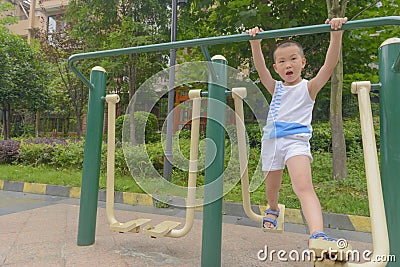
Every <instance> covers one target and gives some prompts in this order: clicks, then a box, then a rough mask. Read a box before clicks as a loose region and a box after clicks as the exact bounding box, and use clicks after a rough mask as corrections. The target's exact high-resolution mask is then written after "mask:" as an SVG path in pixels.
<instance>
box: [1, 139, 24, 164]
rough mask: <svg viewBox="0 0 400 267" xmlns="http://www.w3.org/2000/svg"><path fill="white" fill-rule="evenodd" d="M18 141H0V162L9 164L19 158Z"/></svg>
mask: <svg viewBox="0 0 400 267" xmlns="http://www.w3.org/2000/svg"><path fill="white" fill-rule="evenodd" d="M19 147H20V142H18V141H13V140H4V141H0V164H4V163H6V164H9V163H12V162H14V161H16V160H17V159H18V158H19Z"/></svg>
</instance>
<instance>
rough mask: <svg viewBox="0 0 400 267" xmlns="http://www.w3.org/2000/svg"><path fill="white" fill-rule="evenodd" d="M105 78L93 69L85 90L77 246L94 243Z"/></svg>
mask: <svg viewBox="0 0 400 267" xmlns="http://www.w3.org/2000/svg"><path fill="white" fill-rule="evenodd" d="M106 76H107V74H106V71H105V70H104V69H103V68H102V67H94V68H93V69H92V71H91V73H90V83H91V84H92V87H91V88H90V90H89V105H88V113H87V120H86V138H85V149H84V157H83V170H82V187H81V199H80V209H79V225H78V246H89V245H92V244H93V243H94V240H95V232H96V216H97V198H98V191H99V176H100V156H101V143H102V136H103V123H104V97H105V94H106Z"/></svg>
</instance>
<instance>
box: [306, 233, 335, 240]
mask: <svg viewBox="0 0 400 267" xmlns="http://www.w3.org/2000/svg"><path fill="white" fill-rule="evenodd" d="M321 237H322V239H320V238H321ZM310 239H319V240H325V241H331V242H337V239H336V238H333V237H330V236H328V235H327V234H325V233H324V232H321V231H314V232H313V233H312V234H311V235H310Z"/></svg>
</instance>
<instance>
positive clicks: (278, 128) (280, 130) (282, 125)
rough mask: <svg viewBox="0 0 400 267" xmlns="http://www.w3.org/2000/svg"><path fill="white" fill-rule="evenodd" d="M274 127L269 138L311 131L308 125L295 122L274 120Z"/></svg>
mask: <svg viewBox="0 0 400 267" xmlns="http://www.w3.org/2000/svg"><path fill="white" fill-rule="evenodd" d="M274 126H275V127H274V129H273V130H272V131H271V133H270V136H269V138H280V137H284V136H288V135H293V134H300V133H311V131H310V129H308V128H307V126H306V125H303V124H300V123H295V122H280V121H278V122H274Z"/></svg>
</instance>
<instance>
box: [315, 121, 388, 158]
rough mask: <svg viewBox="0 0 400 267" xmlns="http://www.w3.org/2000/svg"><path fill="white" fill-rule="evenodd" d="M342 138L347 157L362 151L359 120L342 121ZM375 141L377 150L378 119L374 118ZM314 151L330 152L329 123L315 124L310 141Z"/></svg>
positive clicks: (378, 142) (378, 143)
mask: <svg viewBox="0 0 400 267" xmlns="http://www.w3.org/2000/svg"><path fill="white" fill-rule="evenodd" d="M343 128H344V138H345V142H346V151H347V153H348V155H350V154H353V153H355V152H359V151H361V149H362V136H361V125H360V121H359V119H354V120H345V121H343ZM374 128H375V139H376V143H377V148H378V149H379V147H380V131H379V118H377V117H375V118H374ZM310 143H311V149H312V150H314V151H324V152H332V136H331V128H330V125H329V122H322V123H315V124H314V125H313V137H312V138H311V140H310Z"/></svg>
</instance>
